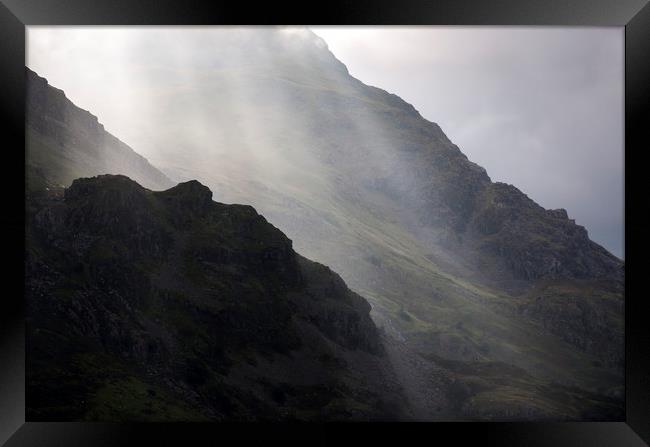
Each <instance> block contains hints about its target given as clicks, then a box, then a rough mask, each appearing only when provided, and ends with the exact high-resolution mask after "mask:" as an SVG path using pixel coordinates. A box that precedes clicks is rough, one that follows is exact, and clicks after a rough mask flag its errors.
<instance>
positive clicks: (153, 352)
mask: <svg viewBox="0 0 650 447" xmlns="http://www.w3.org/2000/svg"><path fill="white" fill-rule="evenodd" d="M211 197H212V193H211V192H210V190H209V189H207V188H206V187H205V186H203V185H201V184H200V183H198V182H196V181H191V182H187V183H182V184H179V185H178V186H176V187H174V188H171V189H169V190H166V191H162V192H152V191H150V190H147V189H145V188H143V187H141V186H140V185H138V184H137V183H135V182H133V181H132V180H130V179H128V178H127V177H124V176H110V175H104V176H99V177H95V178H84V179H78V180H75V181H74V182H73V183H72V185H71V186H70V187H69V188H68V189H66V190H65V192H64V193H63V194H60V195H58V196H55V197H52V196H36V197H33V198H32V199H31V201H30V206H29V227H28V252H27V253H28V255H27V301H28V304H29V310H28V337H29V340H30V351H29V354H28V371H29V372H28V377H29V378H28V382H29V385H28V387H29V389H30V397H29V398H28V407H29V409H28V414H30V417H31V418H32V419H37V420H42V419H52V418H54V419H57V418H65V417H66V413H65V411H63V410H61V409H62V408H67V409H68V410H70V411H71V412H72V416H71V417H72V419H79V418H88V419H108V420H111V419H132V418H135V419H154V420H159V419H169V418H171V419H175V417H170V416H168V415H167V414H166V413H164V412H163V411H162V410H160V409H158V410H155V409H150V413H143V414H135V415H134V414H133V411H135V410H134V408H129V407H128V405H127V406H126V407H122V408H118V407H116V406H115V405H116V404H115V402H113V401H112V399H114V398H116V397H117V396H114V395H112V394H110V393H109V394H110V395H107V394H106V390H105V387H106V386H107V385H106V380H109V381H111V383H112V382H116V383H119V384H121V385H120V386H124V387H127V386H132V385H133V383H138V384H140V385H138V386H142V387H145V388H147V389H151V390H155V391H154V393H155V394H152V395H151V396H149V397H148V398H145V399H144V401H146V402H149V403H150V405H151V406H152V407H154V408H155V407H157V406H158V405H163V403H162V402H161V399H163V400H164V401H165V402H174V405H175V407H178V406H180V407H182V408H181V409H182V410H183V414H184V416H182V417H181V419H188V420H199V419H203V418H208V419H217V420H233V419H236V420H241V419H274V420H277V419H310V420H312V419H357V420H359V419H360V420H367V419H384V418H389V419H395V418H400V417H403V416H404V415H405V414H406V409H405V408H404V407H403V406H402V404H401V403H400V390H399V387H398V386H397V384H396V383H395V381H394V378H393V376H392V371H391V369H390V366H389V363H388V362H387V361H386V359H385V352H384V349H383V346H382V343H381V340H380V337H379V334H378V332H377V329H376V327H375V325H374V323H373V322H372V320H371V319H370V315H369V312H370V306H369V305H368V303H367V302H366V301H365V300H364V299H363V298H361V297H360V296H358V295H357V294H355V293H353V292H351V291H350V290H349V289H348V288H347V286H346V285H345V283H344V282H343V281H342V280H341V278H340V277H339V276H338V275H336V274H335V273H334V272H332V271H331V270H329V269H328V268H327V267H325V266H323V265H320V264H316V263H313V262H311V261H309V260H307V259H305V258H302V257H300V256H299V255H297V254H296V253H295V252H294V251H293V249H292V243H291V240H289V239H288V238H287V237H286V236H285V235H284V234H282V233H281V232H280V231H279V230H278V229H276V228H275V227H273V226H272V225H271V224H269V223H268V222H266V220H265V219H264V218H263V217H262V216H260V215H259V214H257V213H256V212H255V210H254V209H253V208H252V207H250V206H242V205H224V204H220V203H216V202H213V201H212V200H211ZM80 340H81V341H80ZM77 341H79V342H77ZM84 359H85V360H84ZM88 359H92V361H93V362H94V361H98V360H97V359H104V360H102V361H108V362H109V363H110V364H111V365H112V367H111V368H112V369H109V370H108V371H105V372H102V373H99V372H97V371H95V370H94V369H93V368H94V367H91V366H89V365H88V364H87V361H90V360H88ZM107 359H108V360H107ZM62 377H65V380H64V381H63V382H64V383H63V384H61V383H58V381H59V379H61V378H62ZM68 382H69V383H68ZM63 390H67V391H66V393H68V394H66V395H64V396H60V401H59V402H58V403H57V406H56V407H49V406H48V399H49V398H48V397H46V396H48V395H49V394H50V393H53V392H54V393H62V392H63ZM161 396H164V397H161ZM138 402H139V403H138V404H137V405H140V404H141V403H142V401H141V400H140V401H138ZM134 405H136V404H134ZM181 409H178V411H181ZM66 411H67V410H66Z"/></svg>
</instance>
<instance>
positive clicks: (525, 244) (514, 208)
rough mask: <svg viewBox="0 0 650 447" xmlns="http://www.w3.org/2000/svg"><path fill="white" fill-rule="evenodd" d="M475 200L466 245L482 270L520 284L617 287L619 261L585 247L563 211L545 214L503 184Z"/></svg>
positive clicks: (588, 245) (581, 230) (591, 245)
mask: <svg viewBox="0 0 650 447" xmlns="http://www.w3.org/2000/svg"><path fill="white" fill-rule="evenodd" d="M475 200H476V205H475V211H474V213H473V214H472V218H471V221H470V222H469V227H468V232H467V233H468V234H467V242H466V245H467V246H469V247H471V251H470V253H471V255H477V256H478V257H482V262H483V263H484V264H488V263H489V264H492V266H494V265H501V266H504V267H505V269H504V270H506V271H508V272H510V273H511V274H512V275H513V276H514V277H515V278H518V279H524V280H538V279H551V278H555V279H560V278H562V279H599V280H602V279H610V280H612V281H622V279H623V263H622V262H621V260H620V259H618V258H616V257H615V256H613V255H612V254H610V253H609V252H607V250H605V249H604V248H602V247H601V246H599V245H598V244H596V243H595V242H593V241H591V240H590V239H589V236H588V234H587V230H586V229H585V228H584V227H582V226H580V225H576V223H575V221H574V220H572V219H569V218H568V215H567V212H566V210H563V209H560V210H546V209H544V208H542V207H541V206H539V205H537V204H536V203H535V202H534V201H532V200H531V199H529V198H528V197H527V196H526V195H524V194H523V193H522V192H521V191H519V190H518V189H517V188H515V187H514V186H512V185H507V184H505V183H492V184H490V185H489V186H487V187H486V188H485V189H484V190H483V191H481V193H480V194H479V195H477V197H476V199H475ZM493 271H494V270H493Z"/></svg>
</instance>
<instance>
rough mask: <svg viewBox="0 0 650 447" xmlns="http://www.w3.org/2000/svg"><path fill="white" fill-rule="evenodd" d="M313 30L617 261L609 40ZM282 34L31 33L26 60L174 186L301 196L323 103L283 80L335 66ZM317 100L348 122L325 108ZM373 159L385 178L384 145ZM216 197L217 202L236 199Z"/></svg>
mask: <svg viewBox="0 0 650 447" xmlns="http://www.w3.org/2000/svg"><path fill="white" fill-rule="evenodd" d="M314 31H315V33H316V34H317V35H320V36H324V37H325V38H326V39H327V40H328V43H329V48H330V50H332V51H333V52H334V55H336V56H338V57H340V58H341V60H342V61H343V62H344V63H346V64H347V65H348V68H349V69H350V70H351V72H352V75H354V76H357V77H358V78H359V79H361V80H362V81H363V82H365V83H367V84H370V85H376V86H378V87H380V88H383V89H387V90H388V91H389V92H392V93H396V94H398V95H400V96H402V97H403V98H404V99H406V100H407V101H409V102H410V103H411V104H413V105H414V106H415V107H416V109H418V110H419V111H420V113H422V115H423V116H424V117H425V118H427V119H429V120H430V121H433V122H437V123H439V124H440V125H441V126H442V128H443V130H444V131H445V132H446V133H447V136H449V137H450V138H451V140H452V141H453V142H455V143H456V144H458V145H459V147H460V149H461V150H462V151H463V152H465V153H466V154H467V155H468V156H469V158H470V159H471V160H473V161H476V162H477V163H479V164H480V165H482V166H484V167H486V168H487V171H488V174H489V175H490V176H491V178H492V179H493V180H495V181H504V182H507V183H512V184H514V185H516V186H518V187H519V188H520V189H522V190H523V191H524V192H525V193H527V194H528V195H529V196H530V197H531V198H533V199H534V200H536V201H538V202H539V203H540V204H541V205H543V206H545V207H548V208H566V209H567V210H568V212H569V215H570V217H572V218H575V219H576V220H577V222H578V223H579V224H581V225H584V226H586V227H587V229H588V230H589V232H590V236H591V237H592V239H594V240H595V241H597V242H599V243H601V244H603V245H604V246H605V247H606V248H608V249H609V250H610V251H612V252H613V253H614V254H616V255H618V256H622V255H623V166H622V160H623V149H622V37H621V36H622V33H621V32H620V30H617V29H568V28H456V27H408V28H403V27H402V28H400V27H385V28H381V27H365V28H363V27H356V28H355V27H315V28H314ZM280 35H282V36H283V37H284V39H277V36H276V35H275V34H273V33H272V29H271V28H263V27H260V28H247V29H244V28H237V27H176V28H165V27H141V28H137V27H128V28H119V27H29V29H28V54H27V65H28V66H29V67H30V68H32V69H33V70H35V71H36V72H37V73H39V74H41V75H43V76H45V77H47V78H48V79H49V80H50V83H51V84H53V85H55V86H58V87H60V88H63V90H64V91H65V92H66V94H67V95H68V97H70V98H71V100H72V101H73V102H75V103H76V104H77V105H79V106H81V107H83V108H86V109H88V110H91V111H93V113H95V114H97V115H98V116H99V118H100V121H101V122H102V123H103V124H104V125H105V127H106V129H107V130H108V131H109V132H112V133H114V134H115V135H117V136H118V137H119V138H120V139H121V140H123V141H125V142H126V143H127V144H129V145H131V146H132V147H133V148H135V149H136V151H138V152H139V153H141V154H142V155H144V156H145V157H146V158H148V159H149V160H150V161H151V162H152V163H153V164H154V165H157V166H159V167H161V168H163V170H165V171H168V173H170V175H172V176H176V177H177V178H178V179H182V178H185V177H187V176H192V175H195V174H196V173H197V170H198V171H206V172H209V173H210V175H209V176H210V177H213V178H212V180H211V183H213V186H216V184H215V183H216V180H217V178H221V179H222V180H221V181H223V179H224V176H223V175H224V172H226V171H227V172H229V173H230V172H236V171H240V174H243V175H249V174H251V173H253V172H254V176H250V175H249V177H251V178H253V177H256V178H257V179H259V180H260V181H261V180H265V181H275V182H278V181H280V180H281V179H284V181H285V182H293V183H294V186H293V187H292V188H294V189H295V188H298V189H300V180H301V178H300V176H301V175H303V174H304V173H305V172H306V171H305V168H304V166H312V165H313V163H312V161H313V160H312V161H310V160H309V158H310V155H309V151H305V150H304V149H302V148H304V147H306V146H309V145H313V143H312V141H310V140H311V139H312V137H313V136H314V135H313V131H314V129H311V128H309V126H310V125H311V124H309V123H307V121H308V120H306V119H304V118H305V115H308V114H309V113H310V112H309V107H322V105H318V104H308V103H300V102H299V101H300V100H302V99H304V98H296V97H291V95H294V96H295V89H294V87H295V85H296V82H298V83H300V80H299V79H293V77H295V75H296V74H297V73H301V74H302V75H304V73H309V74H310V77H311V79H305V80H304V84H305V85H306V84H308V83H310V82H312V80H313V79H318V82H319V83H320V84H319V85H321V86H323V87H324V88H328V87H327V86H328V85H337V87H336V88H341V86H342V85H345V83H342V82H340V81H341V79H342V78H337V75H338V74H339V73H332V70H331V69H329V66H328V67H327V68H325V69H323V70H320V68H319V67H321V66H319V65H318V64H323V63H324V64H328V65H329V64H332V65H334V66H336V65H340V64H339V63H338V62H337V61H335V60H334V55H332V54H331V53H329V52H328V51H322V52H317V53H316V52H314V51H313V48H314V46H315V47H316V48H320V49H326V48H327V46H328V43H326V42H325V41H323V40H321V39H319V38H317V37H316V36H314V35H313V34H312V33H310V32H309V31H308V30H306V29H304V28H294V27H285V28H283V31H282V32H281V33H280ZM314 42H316V44H314ZM459 48H462V51H459V50H458V49H459ZM296 52H302V53H300V57H299V58H296V57H295V55H296V54H297V53H296ZM324 55H325V58H326V59H328V60H318V59H319V58H322V57H324ZM327 56H329V57H327ZM297 60H300V61H302V64H301V65H300V66H295V67H292V64H296V61H297ZM60 61H65V63H61V62H60ZM339 69H340V70H341V72H340V74H341V75H342V74H343V73H344V72H345V70H346V68H345V67H344V66H342V65H340V67H339ZM267 87H268V88H267ZM328 106H329V107H339V108H341V109H342V110H341V111H342V112H343V113H346V110H345V105H344V104H337V103H336V102H335V101H334V100H332V101H330V103H329V104H328ZM281 108H284V110H283V111H282V112H280V111H279V109H281ZM303 112H304V113H303ZM354 119H355V121H354V122H353V123H352V124H353V125H355V126H357V128H358V131H357V135H358V137H359V138H360V139H363V140H364V141H369V140H372V139H373V138H377V136H378V135H380V134H381V129H378V128H377V127H376V125H375V123H372V122H371V121H372V120H373V118H371V117H369V116H365V117H363V120H365V121H364V122H361V121H362V118H361V117H360V116H355V117H354ZM347 144H349V145H351V146H352V145H354V142H351V141H348V142H347ZM280 148H281V149H280ZM279 151H285V152H283V155H282V156H278V153H279ZM289 153H290V154H291V155H290V157H289V158H287V157H286V156H285V155H287V154H289ZM217 154H218V156H217ZM376 155H377V157H378V158H383V159H384V160H385V163H384V167H385V169H394V168H395V165H394V164H392V165H391V164H390V163H395V162H396V160H395V158H394V157H392V154H391V153H390V151H383V152H382V153H381V154H377V153H376ZM216 158H218V163H217V165H218V166H214V163H213V161H215V160H216ZM389 159H391V160H390V161H388V160H389ZM303 165H304V166H303ZM298 167H299V168H298ZM188 169H189V171H188V172H185V173H184V170H188ZM314 174H316V175H317V173H316V172H314V171H313V170H312V171H311V173H310V174H309V175H310V176H312V177H313V175H314ZM262 176H264V178H262ZM317 176H318V175H317ZM303 180H304V178H303ZM220 193H221V194H222V195H221V196H220ZM220 193H219V192H217V194H216V196H217V197H220V198H221V199H222V200H224V201H228V200H236V199H241V198H246V197H245V196H244V197H242V196H237V195H232V196H228V195H227V194H231V193H232V194H234V191H221V192H220ZM249 198H250V197H249Z"/></svg>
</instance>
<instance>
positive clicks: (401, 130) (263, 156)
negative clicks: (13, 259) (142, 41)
mask: <svg viewBox="0 0 650 447" xmlns="http://www.w3.org/2000/svg"><path fill="white" fill-rule="evenodd" d="M194 39H197V40H196V41H195V40H194ZM206 42H207V43H209V45H207V46H206V45H205V43H206ZM147 43H148V44H151V42H147ZM198 43H202V45H199V44H198ZM154 44H155V42H154ZM159 45H163V44H162V43H160V44H159ZM175 45H178V46H180V47H182V48H183V49H184V51H185V53H184V58H183V61H184V62H183V67H182V70H178V71H174V70H169V73H171V74H170V76H171V78H165V77H164V76H160V73H159V71H157V70H158V65H156V62H157V61H156V60H155V59H153V58H154V56H155V55H156V54H159V52H156V51H152V52H149V53H147V54H143V55H142V58H141V60H140V65H139V67H140V71H139V73H140V75H141V76H143V79H146V80H147V81H148V82H150V83H151V89H152V90H153V91H155V92H156V93H157V94H156V95H155V96H154V97H150V96H146V95H144V96H143V97H142V98H133V99H134V101H133V108H132V110H133V113H134V115H133V119H132V120H137V119H139V115H138V114H139V113H140V109H139V108H138V102H139V101H140V102H142V103H146V104H147V107H146V110H147V111H148V113H147V114H146V119H147V126H137V125H136V126H129V128H128V129H125V131H126V132H128V140H129V141H132V142H134V145H135V147H137V148H138V150H139V151H140V152H141V153H143V154H147V156H148V158H149V159H151V160H152V162H154V163H155V164H156V166H157V167H158V168H159V169H160V170H161V171H162V172H164V173H165V174H166V175H167V176H168V177H169V178H173V179H174V180H176V181H189V180H192V179H197V180H198V181H200V182H201V183H202V184H205V185H207V186H208V187H209V188H210V189H211V190H212V191H214V192H215V196H217V197H218V198H219V201H220V202H224V203H247V204H251V205H252V206H254V207H255V209H256V210H259V212H260V213H261V214H262V215H264V216H265V217H266V218H267V219H269V221H270V222H273V224H274V225H276V226H277V227H278V228H279V229H280V230H281V231H282V232H283V233H284V234H286V235H287V237H289V238H290V239H291V240H292V241H293V246H294V247H295V249H296V251H297V252H299V253H301V254H302V255H304V256H306V257H307V258H309V259H313V260H315V261H317V262H320V263H322V264H325V265H328V266H330V267H331V268H332V269H333V270H334V271H336V272H338V273H339V274H340V275H341V278H342V279H343V280H344V281H345V283H346V284H347V285H348V286H349V287H350V289H351V290H353V291H354V292H355V293H357V294H359V295H361V296H364V297H366V298H367V299H368V302H369V303H370V305H371V311H370V315H371V317H372V319H373V320H374V322H375V323H376V324H377V325H378V326H379V327H380V332H383V333H384V334H385V335H384V336H383V337H382V344H383V347H384V348H383V349H384V351H385V357H383V365H384V368H386V369H387V370H392V371H394V373H395V380H396V381H397V382H398V383H399V385H400V386H401V388H402V389H403V390H404V393H405V396H406V401H407V402H408V405H409V406H410V412H411V416H412V417H413V418H416V419H422V420H432V419H478V420H501V419H506V420H518V419H552V420H566V419H572V420H622V417H623V392H624V375H623V352H624V345H623V334H624V331H623V328H624V322H623V306H624V297H623V285H624V265H623V263H622V262H621V261H620V260H619V259H617V258H616V257H615V256H613V255H611V254H610V253H608V252H607V251H606V250H605V249H604V248H602V247H600V246H599V245H598V244H596V243H594V242H593V241H591V240H590V239H589V237H588V234H587V231H586V230H585V229H584V228H583V227H581V226H579V225H577V224H576V223H575V222H574V221H573V220H571V219H570V218H569V215H568V213H567V211H565V210H546V209H544V208H543V207H541V206H539V205H537V204H536V203H535V202H534V201H533V200H531V199H530V198H528V197H527V196H526V195H525V194H524V193H522V192H521V191H519V190H518V189H517V188H516V187H514V186H512V185H507V184H503V183H497V182H492V181H491V179H490V178H489V176H488V174H487V173H486V171H485V170H484V169H483V168H482V167H480V166H478V165H476V164H475V163H473V162H471V161H470V160H468V159H467V157H466V156H465V155H464V154H463V153H462V152H461V150H460V149H459V148H458V147H457V146H456V145H455V144H453V143H452V142H451V141H450V140H449V138H448V137H447V136H446V135H445V134H444V132H443V131H442V129H441V128H440V127H439V126H438V125H437V124H435V123H432V122H430V121H428V120H426V119H424V118H423V117H422V116H421V115H420V114H419V113H418V112H417V110H416V109H415V108H414V107H413V106H412V105H410V104H408V103H406V102H404V101H403V100H402V99H400V98H399V97H398V96H396V95H393V94H390V93H388V92H386V91H384V90H381V89H379V88H376V87H372V86H368V85H365V84H363V83H362V82H361V81H359V80H357V79H355V78H354V77H352V76H351V75H350V74H349V73H348V71H347V69H346V67H345V65H343V64H342V63H341V62H340V61H338V60H337V59H336V58H335V57H334V55H333V54H332V53H331V52H330V51H329V50H328V48H327V44H326V43H325V42H324V41H323V40H322V39H320V38H319V37H318V36H316V35H315V34H314V33H312V32H311V31H309V30H297V31H296V30H291V31H288V30H285V29H282V28H279V29H278V28H255V29H246V30H244V29H218V30H196V32H194V33H188V34H187V35H180V36H178V40H177V41H175ZM205 48H209V51H206V50H205ZM160 50H161V51H166V49H165V48H162V47H161V48H160ZM149 57H151V58H152V59H149ZM181 71H182V76H180V75H179V77H178V78H174V77H173V73H178V72H181ZM136 122H137V121H136ZM149 129H155V132H151V131H150V130H149ZM29 153H30V152H29V148H28V163H29ZM52 153H54V152H52ZM53 156H54V157H58V155H53ZM123 173H124V174H126V175H129V176H131V175H130V174H129V173H127V172H123ZM133 178H134V179H136V180H137V178H136V177H133ZM143 184H144V185H145V186H147V185H146V183H143ZM156 194H157V193H156ZM387 365H389V366H387Z"/></svg>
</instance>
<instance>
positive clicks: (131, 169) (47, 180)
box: [25, 68, 174, 189]
mask: <svg viewBox="0 0 650 447" xmlns="http://www.w3.org/2000/svg"><path fill="white" fill-rule="evenodd" d="M25 89H26V93H27V97H26V103H25V135H26V140H27V142H26V143H27V154H26V158H25V160H26V165H27V175H28V177H27V186H28V188H32V189H33V188H41V187H42V186H43V185H60V186H67V185H70V183H71V182H72V180H74V179H76V178H78V177H88V176H93V175H98V174H124V175H128V176H129V177H131V178H133V179H135V180H136V181H138V182H140V183H142V184H143V185H145V186H146V187H148V188H152V189H164V188H168V187H170V186H172V185H173V184H174V183H173V182H172V181H171V180H170V179H169V178H168V177H167V176H165V174H163V173H162V172H160V171H159V170H157V169H156V168H154V167H153V166H152V165H151V164H150V163H149V162H148V161H147V160H146V159H145V158H144V157H142V156H141V155H139V154H137V153H136V152H134V151H133V149H131V148H130V147H129V146H127V145H126V144H124V143H123V142H122V141H120V140H119V139H117V138H116V137H115V136H113V135H111V134H110V133H108V132H107V131H106V130H105V129H104V126H103V125H102V124H101V123H99V122H98V120H97V117H96V116H94V115H92V114H91V113H90V112H87V111H86V110H83V109H80V108H79V107H77V106H76V105H74V104H73V103H72V102H71V101H70V100H69V99H68V98H66V96H65V94H64V93H63V91H61V90H59V89H57V88H54V87H52V86H50V85H49V84H48V82H47V80H46V79H44V78H42V77H40V76H38V75H37V74H36V73H34V72H33V71H31V70H30V69H28V68H27V69H26V79H25Z"/></svg>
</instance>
